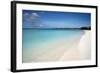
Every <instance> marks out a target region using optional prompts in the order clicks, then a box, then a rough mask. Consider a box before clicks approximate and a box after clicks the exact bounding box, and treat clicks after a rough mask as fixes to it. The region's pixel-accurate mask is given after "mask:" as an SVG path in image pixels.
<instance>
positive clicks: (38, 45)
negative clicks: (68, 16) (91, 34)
mask: <svg viewBox="0 0 100 73" xmlns="http://www.w3.org/2000/svg"><path fill="white" fill-rule="evenodd" d="M83 35H84V30H33V29H23V40H22V41H23V45H22V47H23V49H22V50H23V61H25V60H28V59H31V58H30V56H32V55H33V54H34V56H33V57H32V58H35V57H38V56H37V55H38V53H42V52H43V51H45V52H46V51H47V52H48V51H50V50H51V49H54V48H46V47H47V46H48V47H49V46H51V44H52V43H58V41H61V40H71V39H72V40H75V39H76V38H79V39H80V37H82V36H83ZM68 42H70V41H68ZM70 44H71V43H70ZM66 45H67V44H66ZM42 54H43V53H42ZM35 55H36V56H35Z"/></svg>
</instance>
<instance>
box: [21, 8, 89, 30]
mask: <svg viewBox="0 0 100 73" xmlns="http://www.w3.org/2000/svg"><path fill="white" fill-rule="evenodd" d="M22 17H23V28H81V27H89V26H90V25H91V14H90V13H79V12H78V13H77V12H56V11H36V10H23V14H22Z"/></svg>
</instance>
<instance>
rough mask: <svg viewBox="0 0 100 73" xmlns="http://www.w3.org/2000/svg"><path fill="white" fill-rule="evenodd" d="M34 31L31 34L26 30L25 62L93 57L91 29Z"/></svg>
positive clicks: (24, 44) (24, 40)
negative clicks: (91, 53)
mask: <svg viewBox="0 0 100 73" xmlns="http://www.w3.org/2000/svg"><path fill="white" fill-rule="evenodd" d="M31 31H32V30H31ZM34 32H35V33H34V34H33V35H32V33H33V31H32V33H30V34H29V33H28V32H27V33H28V34H27V35H26V31H25V32H24V36H25V37H24V39H23V42H24V43H23V57H22V58H23V62H24V63H27V62H53V61H73V60H83V59H84V60H85V59H90V57H91V55H90V51H91V49H90V46H91V45H90V31H89V30H80V31H77V30H76V31H49V32H48V31H43V32H41V31H38V34H37V32H36V31H34ZM30 35H31V36H30ZM33 38H34V39H33ZM37 39H38V40H37Z"/></svg>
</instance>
